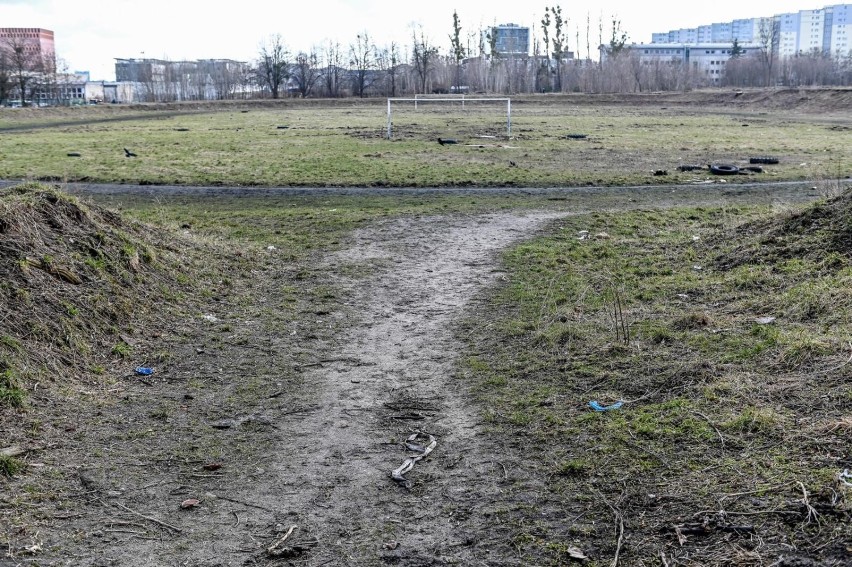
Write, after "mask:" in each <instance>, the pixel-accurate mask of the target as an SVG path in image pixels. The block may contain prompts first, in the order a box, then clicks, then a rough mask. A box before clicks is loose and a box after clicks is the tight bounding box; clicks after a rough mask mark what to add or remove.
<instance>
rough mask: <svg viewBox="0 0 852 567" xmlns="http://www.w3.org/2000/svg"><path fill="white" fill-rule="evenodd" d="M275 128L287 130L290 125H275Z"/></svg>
mask: <svg viewBox="0 0 852 567" xmlns="http://www.w3.org/2000/svg"><path fill="white" fill-rule="evenodd" d="M276 128H277V129H279V130H287V129H289V128H290V127H289V126H276Z"/></svg>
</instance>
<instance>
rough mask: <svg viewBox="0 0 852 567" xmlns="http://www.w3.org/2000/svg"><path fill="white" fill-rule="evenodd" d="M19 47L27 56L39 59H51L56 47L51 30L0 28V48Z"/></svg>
mask: <svg viewBox="0 0 852 567" xmlns="http://www.w3.org/2000/svg"><path fill="white" fill-rule="evenodd" d="M17 47H20V48H22V49H23V50H24V53H26V54H27V55H28V56H32V58H33V59H37V60H39V61H45V60H49V61H53V60H54V59H55V58H56V49H55V48H54V44H53V32H52V31H51V30H45V29H42V28H0V48H6V49H9V48H11V49H14V48H17Z"/></svg>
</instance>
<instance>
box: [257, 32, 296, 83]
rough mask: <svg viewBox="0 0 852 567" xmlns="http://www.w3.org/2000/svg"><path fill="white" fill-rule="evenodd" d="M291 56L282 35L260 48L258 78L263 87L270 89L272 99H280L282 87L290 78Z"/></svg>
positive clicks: (271, 39)
mask: <svg viewBox="0 0 852 567" xmlns="http://www.w3.org/2000/svg"><path fill="white" fill-rule="evenodd" d="M289 58H290V54H289V53H288V52H287V48H286V47H285V46H284V42H283V40H282V39H281V35H280V34H275V35H273V36H271V37H270V38H269V40H268V41H266V42H264V43H263V44H261V46H260V53H259V57H258V61H257V77H258V80H259V82H260V84H261V85H263V87H265V88H267V89H269V91H270V92H271V93H272V98H278V97H279V95H280V92H281V86H282V85H285V84H286V82H287V79H288V78H289V77H290V61H289Z"/></svg>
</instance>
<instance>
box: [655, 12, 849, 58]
mask: <svg viewBox="0 0 852 567" xmlns="http://www.w3.org/2000/svg"><path fill="white" fill-rule="evenodd" d="M851 16H852V4H836V5H832V6H826V7H824V8H821V9H816V10H800V11H799V12H793V13H785V14H776V15H774V16H768V17H760V18H746V19H739V20H733V21H731V22H722V23H714V24H708V25H703V26H698V27H697V28H689V29H679V30H671V31H668V32H662V33H654V34H652V35H651V43H652V44H670V43H684V44H690V45H692V44H709V43H728V42H733V41H734V40H737V42H738V43H739V44H749V43H760V42H761V41H763V40H764V39H766V38H767V36H768V35H770V34H769V30H771V28H772V27H773V26H774V27H775V31H776V37H775V38H774V41H773V48H774V49H775V50H776V51H777V52H778V54H779V55H780V56H781V57H792V56H794V55H797V54H799V53H814V52H818V53H826V54H831V55H834V56H837V57H847V56H850V55H852V41H850V39H849V35H850V32H852V28H850V20H849V18H850V17H851ZM762 38H763V39H762Z"/></svg>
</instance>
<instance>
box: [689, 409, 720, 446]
mask: <svg viewBox="0 0 852 567" xmlns="http://www.w3.org/2000/svg"><path fill="white" fill-rule="evenodd" d="M692 413H694V414H695V415H697V416H698V417H701V418H704V421H706V422H707V423H709V424H710V427H712V428H713V430H714V431H715V432H716V435H718V436H719V441H720V442H721V443H722V450H723V451H724V450H725V438H724V437H722V432H721V431H719V428H718V427H716V424H714V423H713V421H712V420H711V419H710V418H709V417H707V416H706V415H704V414H703V413H701V412H700V411H694V410H693V412H692Z"/></svg>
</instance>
